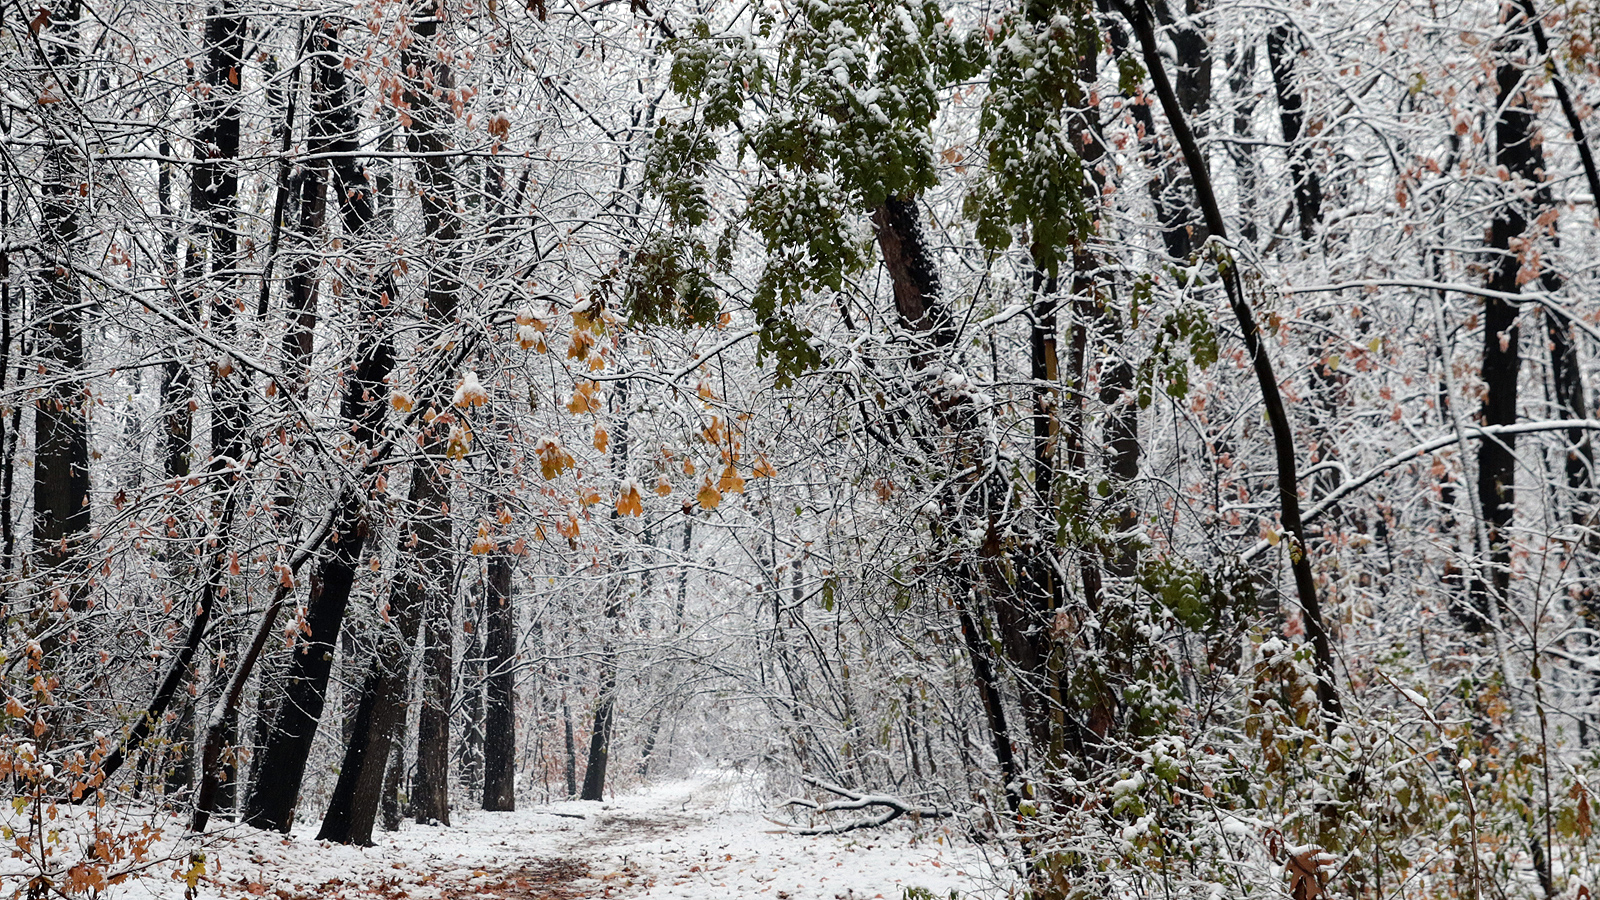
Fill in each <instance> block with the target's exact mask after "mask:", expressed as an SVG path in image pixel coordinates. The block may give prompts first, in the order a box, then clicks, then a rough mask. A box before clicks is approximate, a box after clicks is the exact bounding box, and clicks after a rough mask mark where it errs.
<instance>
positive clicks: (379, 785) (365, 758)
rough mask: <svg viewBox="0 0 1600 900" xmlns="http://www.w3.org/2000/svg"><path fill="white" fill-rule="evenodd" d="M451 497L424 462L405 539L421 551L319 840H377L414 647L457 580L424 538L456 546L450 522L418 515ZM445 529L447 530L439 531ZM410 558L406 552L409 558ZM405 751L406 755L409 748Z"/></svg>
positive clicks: (415, 479) (366, 683)
mask: <svg viewBox="0 0 1600 900" xmlns="http://www.w3.org/2000/svg"><path fill="white" fill-rule="evenodd" d="M443 496H445V494H444V486H443V484H442V483H441V480H440V477H439V474H438V471H437V469H436V468H435V466H434V465H433V462H432V461H431V460H424V461H422V462H420V463H418V464H417V466H416V467H415V468H414V469H413V470H412V473H411V489H410V498H409V502H408V503H407V508H408V510H409V511H410V512H411V513H412V519H411V521H412V525H411V527H410V528H409V529H408V530H407V531H405V532H402V535H401V544H402V546H405V545H408V544H413V543H414V544H415V545H416V547H417V548H419V549H418V551H416V552H414V553H413V554H412V563H413V565H412V566H410V567H408V568H406V569H404V570H402V572H401V575H400V577H399V579H398V580H397V582H396V584H395V586H394V589H393V590H392V591H391V592H390V594H389V621H390V622H391V623H393V630H388V629H386V630H385V631H384V633H383V634H382V635H381V636H380V637H379V640H378V651H377V653H376V655H375V656H374V659H373V668H372V670H371V671H370V672H368V673H367V675H366V677H365V678H364V679H363V680H362V683H361V691H360V699H359V700H358V701H357V703H356V718H355V723H354V725H353V726H352V729H351V737H350V741H349V743H348V744H347V745H346V747H345V753H344V759H343V761H342V762H341V763H340V764H339V780H338V781H337V782H336V783H335V784H334V788H333V796H332V797H331V798H330V799H329V800H328V811H327V814H326V816H325V817H324V818H323V820H322V830H321V831H320V832H319V833H318V835H317V839H318V840H325V841H334V842H336V843H341V844H358V845H361V846H368V845H370V844H371V843H372V828H373V825H374V824H375V822H376V820H377V815H378V807H379V805H380V804H381V803H382V801H383V788H384V783H385V780H386V777H385V776H386V774H387V768H388V763H389V758H390V756H391V755H392V754H394V753H396V744H395V738H396V737H397V736H398V733H399V732H400V731H402V730H403V728H404V725H405V714H406V689H407V686H408V684H409V678H410V671H411V652H412V648H413V647H414V646H415V645H416V640H417V633H418V631H419V630H420V626H421V622H422V609H423V605H424V603H425V602H426V598H427V596H428V593H429V585H430V584H431V583H433V582H435V581H436V580H438V579H440V578H448V577H449V571H448V568H446V569H445V571H443V572H440V571H438V566H439V565H440V564H441V563H443V562H445V558H444V557H443V556H442V555H438V554H431V553H425V552H421V550H420V548H421V547H422V546H423V545H424V543H426V544H427V545H429V546H438V545H440V544H443V545H445V546H448V543H449V540H450V532H449V520H448V519H444V518H442V517H440V516H437V515H433V516H429V515H422V514H418V513H419V511H421V510H423V509H425V508H427V507H429V506H431V507H432V508H433V509H435V510H436V509H438V506H439V503H441V502H442V501H441V499H440V498H441V497H443ZM441 526H443V527H444V531H443V533H440V531H439V529H440V527H441ZM404 560H405V557H404V556H402V562H404ZM398 752H399V753H401V754H402V755H403V752H404V751H403V746H402V748H400V749H399V751H398Z"/></svg>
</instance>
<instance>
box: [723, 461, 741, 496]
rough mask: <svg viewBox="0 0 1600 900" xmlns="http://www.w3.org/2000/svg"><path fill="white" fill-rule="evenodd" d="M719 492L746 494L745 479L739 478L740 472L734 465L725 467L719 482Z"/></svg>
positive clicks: (730, 464)
mask: <svg viewBox="0 0 1600 900" xmlns="http://www.w3.org/2000/svg"><path fill="white" fill-rule="evenodd" d="M717 490H719V491H722V492H724V493H729V492H731V493H735V494H742V493H744V479H743V478H740V477H739V471H738V470H737V469H735V468H734V467H733V464H732V463H729V464H728V465H727V466H724V467H723V469H722V477H721V478H719V479H718V480H717Z"/></svg>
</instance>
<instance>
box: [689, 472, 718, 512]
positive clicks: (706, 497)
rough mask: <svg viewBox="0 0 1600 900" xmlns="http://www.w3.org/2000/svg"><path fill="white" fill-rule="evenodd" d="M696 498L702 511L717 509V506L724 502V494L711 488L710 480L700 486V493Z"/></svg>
mask: <svg viewBox="0 0 1600 900" xmlns="http://www.w3.org/2000/svg"><path fill="white" fill-rule="evenodd" d="M694 498H695V500H697V501H699V503H700V508H701V509H716V508H717V505H718V504H720V503H721V502H722V494H720V493H718V492H717V489H716V488H714V487H712V486H711V479H709V478H707V479H706V480H705V483H704V484H702V485H701V486H700V492H699V493H698V494H695V495H694Z"/></svg>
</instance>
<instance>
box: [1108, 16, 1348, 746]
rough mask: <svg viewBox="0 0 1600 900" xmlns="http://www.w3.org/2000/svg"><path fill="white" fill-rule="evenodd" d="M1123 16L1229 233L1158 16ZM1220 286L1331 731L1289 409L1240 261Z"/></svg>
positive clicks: (1215, 219)
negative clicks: (1252, 395) (1257, 397)
mask: <svg viewBox="0 0 1600 900" xmlns="http://www.w3.org/2000/svg"><path fill="white" fill-rule="evenodd" d="M1113 2H1114V5H1115V6H1116V7H1117V9H1118V11H1119V12H1120V13H1121V14H1122V16H1123V18H1125V19H1126V20H1127V21H1128V24H1129V25H1130V26H1132V28H1133V30H1134V33H1135V34H1136V35H1137V36H1138V38H1139V45H1140V50H1141V55H1142V56H1143V59H1144V64H1145V68H1146V69H1147V70H1148V71H1149V73H1150V80H1151V81H1152V83H1153V84H1154V85H1155V89H1156V95H1157V96H1158V97H1159V98H1160V100H1161V107H1162V109H1163V110H1165V111H1166V114H1167V122H1168V123H1169V124H1170V126H1171V128H1172V132H1173V136H1174V137H1175V138H1176V139H1177V142H1178V146H1179V148H1180V149H1181V150H1182V152H1183V158H1184V162H1185V164H1186V166H1187V167H1188V169H1189V174H1190V175H1191V176H1192V177H1193V179H1194V182H1195V193H1196V196H1197V198H1198V199H1199V202H1200V209H1201V211H1202V213H1204V215H1205V219H1206V224H1207V227H1208V228H1209V229H1210V231H1211V233H1212V234H1213V235H1216V236H1217V237H1218V238H1220V239H1222V240H1226V239H1227V225H1226V221H1225V220H1224V219H1223V217H1222V208H1221V207H1220V206H1219V205H1218V203H1217V197H1216V193H1215V191H1214V190H1213V189H1212V186H1211V174H1210V169H1209V168H1208V167H1207V165H1206V160H1205V156H1204V155H1203V154H1202V153H1201V151H1200V145H1199V142H1198V141H1197V140H1196V139H1195V134H1194V132H1193V131H1192V130H1191V129H1190V128H1189V124H1188V120H1187V118H1186V117H1185V115H1184V109H1183V106H1182V104H1181V103H1180V102H1179V100H1178V96H1177V94H1176V92H1175V91H1174V90H1173V87H1172V82H1171V81H1170V80H1169V79H1168V78H1167V72H1166V67H1165V63H1164V62H1163V61H1162V57H1161V49H1160V45H1159V44H1158V43H1157V41H1156V32H1155V21H1154V17H1153V16H1152V14H1151V12H1150V7H1149V4H1148V2H1147V0H1113ZM1218 268H1219V270H1220V272H1219V274H1220V275H1221V277H1222V284H1223V289H1224V290H1225V291H1226V293H1227V295H1228V305H1229V307H1230V308H1231V309H1232V311H1233V315H1234V319H1235V321H1236V322H1237V323H1238V325H1239V331H1240V333H1241V335H1242V337H1243V338H1244V345H1245V355H1246V356H1248V357H1249V358H1250V362H1251V365H1252V368H1254V370H1255V375H1256V383H1257V386H1258V387H1259V389H1260V391H1261V400H1262V405H1263V406H1264V407H1265V408H1266V414H1267V420H1268V424H1269V425H1270V426H1271V429H1272V443H1273V449H1274V451H1275V455H1276V457H1277V467H1278V506H1279V517H1280V520H1281V521H1282V523H1283V527H1284V530H1285V531H1287V532H1288V536H1289V542H1288V544H1289V548H1288V549H1289V560H1290V565H1291V569H1292V571H1293V572H1294V581H1295V593H1296V594H1297V595H1298V599H1299V602H1300V613H1301V617H1302V619H1303V620H1304V626H1305V630H1306V634H1307V635H1308V636H1310V638H1311V645H1312V653H1313V657H1314V666H1315V669H1316V673H1317V701H1318V705H1319V706H1320V707H1321V709H1322V712H1323V717H1324V719H1325V722H1324V724H1325V726H1326V727H1327V729H1328V730H1329V731H1330V732H1331V731H1332V729H1333V728H1334V727H1335V726H1336V724H1337V722H1338V721H1339V720H1340V719H1342V718H1343V715H1344V710H1343V705H1342V704H1341V702H1340V700H1339V691H1338V686H1337V681H1336V680H1335V675H1334V666H1333V647H1332V643H1331V641H1330V639H1329V637H1328V632H1327V628H1326V627H1325V625H1324V623H1323V618H1322V601H1321V599H1320V598H1319V597H1318V596H1317V583H1316V578H1315V576H1314V575H1313V574H1312V571H1311V555H1310V548H1309V545H1308V544H1307V543H1306V539H1305V528H1304V526H1303V525H1302V524H1301V521H1300V486H1299V476H1298V474H1297V471H1296V470H1297V466H1298V463H1297V460H1296V458H1295V449H1294V433H1293V431H1292V430H1291V428H1290V425H1289V415H1288V411H1287V410H1286V409H1285V407H1284V403H1283V392H1282V391H1281V390H1280V389H1279V387H1278V377H1277V375H1276V374H1275V373H1274V372H1273V369H1272V359H1271V357H1269V356H1268V355H1267V348H1266V346H1265V344H1264V342H1263V340H1262V334H1261V329H1260V327H1259V326H1258V325H1257V324H1256V319H1255V312H1254V311H1253V310H1252V309H1251V308H1250V305H1249V301H1248V299H1247V298H1246V297H1245V293H1244V286H1243V284H1242V283H1241V282H1240V279H1239V271H1238V266H1237V264H1235V263H1233V262H1232V261H1230V260H1223V261H1222V263H1221V264H1220V265H1219V267H1218Z"/></svg>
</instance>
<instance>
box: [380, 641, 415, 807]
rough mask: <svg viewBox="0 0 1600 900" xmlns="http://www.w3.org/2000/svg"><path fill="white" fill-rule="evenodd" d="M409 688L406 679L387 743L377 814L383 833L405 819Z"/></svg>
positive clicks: (408, 682) (408, 681)
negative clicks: (393, 732) (387, 759)
mask: <svg viewBox="0 0 1600 900" xmlns="http://www.w3.org/2000/svg"><path fill="white" fill-rule="evenodd" d="M407 668H408V669H409V668H410V667H409V666H408V667H407ZM409 687H410V679H409V678H407V679H406V685H405V687H403V688H402V694H401V698H400V699H401V703H402V707H401V712H400V721H399V723H398V724H397V725H395V734H394V740H392V741H390V742H389V769H388V771H387V772H386V773H385V774H384V776H383V801H382V803H381V804H380V806H379V813H380V817H381V824H382V826H383V830H384V831H399V830H400V823H401V822H402V821H404V820H405V817H406V804H405V803H404V802H402V797H401V795H402V794H403V793H404V792H405V784H406V734H407V732H408V731H409V729H408V728H407V724H408V723H407V716H406V713H405V708H404V703H405V699H406V698H405V693H404V692H405V691H406V690H407V689H409Z"/></svg>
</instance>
